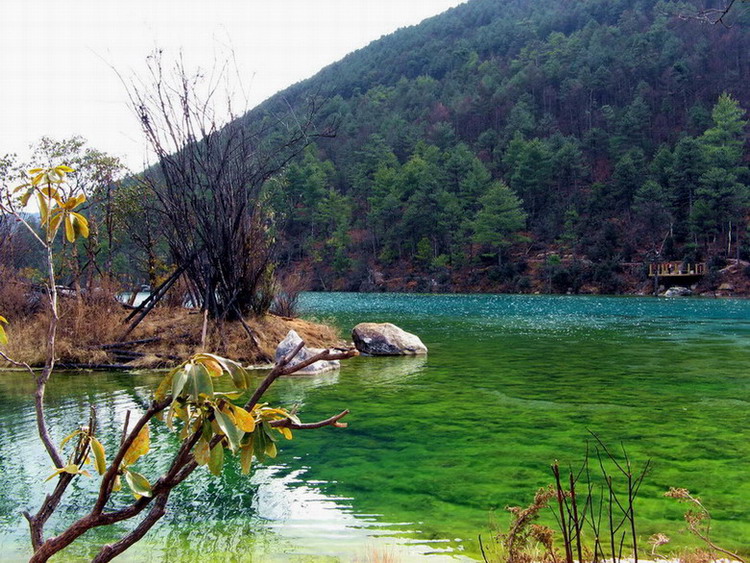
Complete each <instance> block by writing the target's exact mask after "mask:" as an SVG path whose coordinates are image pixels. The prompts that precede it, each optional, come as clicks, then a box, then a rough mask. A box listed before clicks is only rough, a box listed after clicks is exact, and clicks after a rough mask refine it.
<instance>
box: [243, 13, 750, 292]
mask: <svg viewBox="0 0 750 563" xmlns="http://www.w3.org/2000/svg"><path fill="white" fill-rule="evenodd" d="M694 6H697V4H694V5H693V7H692V8H691V4H690V3H679V4H678V3H674V2H655V1H646V0H640V1H635V0H619V1H603V0H584V1H575V2H574V1H558V2H548V1H542V2H538V1H531V0H511V1H506V2H498V1H497V0H472V1H470V2H468V3H467V4H464V5H461V6H458V7H456V8H454V9H452V10H449V11H448V12H446V13H445V14H442V15H440V16H436V17H434V18H431V19H429V20H426V21H425V22H423V23H422V24H420V25H418V26H414V27H410V28H407V29H403V30H399V31H398V32H396V33H394V34H392V35H390V36H387V37H384V38H382V39H380V40H378V41H375V42H373V43H372V44H370V45H369V46H367V47H365V48H363V49H360V50H359V51H356V52H355V53H352V54H350V55H349V56H347V57H345V58H344V59H343V60H341V61H339V62H337V63H335V64H333V65H330V66H329V67H326V68H325V69H323V70H322V71H321V72H320V73H319V74H317V75H316V76H314V77H312V78H310V79H308V80H306V81H304V82H301V83H299V84H296V85H294V86H292V87H290V88H289V89H287V90H285V91H284V92H281V93H279V94H278V95H276V96H274V97H273V98H271V99H269V100H268V101H267V102H265V103H264V104H262V105H261V106H260V107H259V108H257V109H256V110H255V111H253V112H251V113H250V114H249V115H248V116H246V117H245V119H248V120H257V119H262V116H263V114H264V113H266V112H281V111H283V109H284V108H286V107H288V106H289V105H291V106H292V107H294V108H299V110H300V111H301V108H302V107H303V105H304V103H305V101H306V100H308V99H309V98H311V97H312V96H317V97H319V98H323V99H325V100H326V102H325V103H324V105H323V107H322V109H321V111H320V114H319V117H320V119H321V120H322V121H326V120H335V121H336V122H337V123H338V133H337V136H336V137H335V138H333V139H321V140H319V142H318V143H317V145H316V146H314V147H313V148H312V149H311V150H308V152H307V153H306V154H305V155H304V158H302V159H301V160H300V161H299V162H297V163H295V164H293V165H292V166H290V167H289V168H288V170H287V172H286V175H285V178H284V180H285V182H284V183H283V187H282V189H281V191H280V192H279V193H276V194H275V196H274V197H275V201H276V217H277V218H278V219H283V221H280V222H279V228H280V237H281V240H282V254H281V259H282V261H283V262H284V263H285V264H288V265H290V266H291V265H292V264H298V263H305V264H306V267H307V266H309V267H310V268H311V269H312V271H314V272H315V275H314V278H315V279H316V280H317V283H318V284H319V287H328V288H330V287H336V288H349V289H357V288H360V287H363V288H368V287H370V288H371V287H373V286H374V285H377V283H375V281H376V280H375V278H377V277H378V274H377V272H381V271H385V272H386V274H390V275H395V273H396V272H398V273H400V274H404V273H406V274H407V275H406V276H402V277H404V279H405V282H404V284H403V287H404V288H410V287H411V288H414V289H430V287H429V286H425V285H424V284H425V280H430V282H429V283H430V284H432V286H437V287H438V288H439V289H444V290H452V289H484V290H488V289H489V290H520V291H527V290H532V289H540V284H542V285H544V287H541V289H546V290H552V291H555V290H557V291H568V290H572V291H578V290H579V289H581V288H582V287H583V288H586V287H593V288H596V289H598V290H601V291H608V292H616V291H621V290H623V289H624V288H625V285H624V284H625V281H626V278H628V276H626V275H625V274H626V271H625V270H624V269H623V266H622V264H623V263H624V262H641V261H644V260H667V259H672V260H683V259H684V260H687V261H697V260H708V261H710V262H711V265H712V266H714V267H720V266H721V265H722V264H723V263H724V261H725V260H726V259H727V258H738V257H747V256H746V255H747V248H746V247H745V246H746V243H745V239H746V238H747V237H746V230H747V228H746V224H747V222H746V219H747V211H748V207H747V202H748V197H747V191H748V190H747V188H748V184H749V183H750V174H748V169H747V145H746V138H747V136H746V132H747V129H746V127H745V119H746V117H745V114H744V110H743V108H748V107H750V90H748V89H747V88H746V86H745V85H746V84H747V83H749V82H750V59H749V58H748V57H747V56H746V54H747V53H748V52H750V33H748V26H747V21H742V17H743V15H742V14H739V16H740V17H739V18H738V21H736V22H735V23H734V25H733V26H732V27H731V28H729V29H727V28H725V27H722V26H709V25H700V24H698V23H697V22H695V21H691V20H685V19H682V18H680V17H678V16H679V15H684V14H686V13H688V12H689V11H690V10H691V9H693V8H694ZM745 19H747V18H745ZM724 93H726V95H723V94H724ZM276 185H277V186H278V185H279V184H278V183H277V184H276ZM492 194H494V195H492ZM501 201H502V202H503V203H502V205H501V204H500V203H499V202H501ZM498 206H499V207H498ZM491 218H496V219H491ZM519 225H520V226H519ZM738 239H739V241H740V245H739V247H738V244H737V240H738ZM738 254H739V256H738ZM540 256H541V257H540ZM409 276H411V277H412V278H413V279H412V280H411V281H415V282H416V283H415V284H411V285H409V279H408V278H409ZM639 276H641V273H640V272H635V273H632V272H631V274H630V277H629V279H630V281H629V283H632V281H633V280H637V279H639ZM641 279H642V277H641ZM545 280H546V281H545Z"/></svg>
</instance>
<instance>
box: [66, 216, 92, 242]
mask: <svg viewBox="0 0 750 563" xmlns="http://www.w3.org/2000/svg"><path fill="white" fill-rule="evenodd" d="M70 215H71V220H72V221H73V228H74V230H75V235H76V238H77V237H79V236H82V237H83V238H89V222H88V220H87V219H86V217H84V216H83V215H81V214H80V213H76V212H75V211H71V212H70Z"/></svg>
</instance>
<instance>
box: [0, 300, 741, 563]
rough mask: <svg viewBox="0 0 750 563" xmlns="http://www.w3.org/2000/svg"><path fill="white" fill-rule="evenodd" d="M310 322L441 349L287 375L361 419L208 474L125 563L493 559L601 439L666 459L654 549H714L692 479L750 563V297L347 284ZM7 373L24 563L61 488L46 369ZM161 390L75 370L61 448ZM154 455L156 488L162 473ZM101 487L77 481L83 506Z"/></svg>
mask: <svg viewBox="0 0 750 563" xmlns="http://www.w3.org/2000/svg"><path fill="white" fill-rule="evenodd" d="M301 309H302V314H303V316H306V317H308V318H317V319H320V320H326V321H329V322H332V323H335V324H336V325H338V326H339V327H341V329H342V333H343V334H347V333H348V332H349V331H350V330H351V327H352V326H354V325H355V324H357V323H358V322H363V321H374V322H384V321H389V322H394V323H395V324H398V325H399V326H401V327H402V328H404V329H405V330H408V331H410V332H414V333H416V334H418V335H419V336H420V337H421V338H422V340H423V341H424V342H425V344H426V345H427V346H428V348H429V350H430V352H429V354H428V356H427V357H421V358H406V357H399V358H364V357H359V358H354V359H351V360H348V361H346V362H345V363H344V365H343V366H342V368H341V370H340V371H338V372H334V373H328V374H323V375H320V376H315V377H295V378H287V379H284V380H281V381H279V382H278V383H277V385H276V387H275V388H274V389H273V391H272V393H270V394H269V396H268V399H269V400H270V401H271V402H273V403H281V404H283V405H285V406H291V405H294V404H298V405H300V415H301V416H302V418H303V419H304V420H309V421H312V420H317V419H320V418H326V417H327V416H329V415H331V414H334V413H336V412H339V411H340V410H342V409H343V408H348V409H350V410H351V411H352V412H351V414H350V415H349V416H348V417H347V418H346V421H347V422H348V423H349V427H348V428H346V429H333V428H325V429H322V430H318V431H305V432H302V431H299V432H297V433H296V434H295V439H294V440H293V441H291V442H284V443H283V444H280V445H281V448H280V454H279V457H278V458H277V459H276V460H275V462H276V463H274V464H272V465H266V466H257V467H256V469H255V470H254V473H253V475H252V476H251V477H250V478H246V477H243V476H241V475H239V470H238V469H237V468H236V464H234V463H229V462H228V469H227V471H225V475H224V476H222V478H214V477H212V476H210V475H208V473H207V471H204V470H199V471H197V472H196V474H195V475H194V476H193V477H192V478H191V480H190V481H189V482H188V483H187V484H186V486H183V487H182V488H181V489H180V490H178V491H176V492H175V493H174V494H173V495H172V500H171V509H170V511H169V513H168V514H167V516H166V517H165V518H164V520H163V522H162V524H161V525H160V526H159V527H158V528H157V529H155V530H154V531H153V532H152V533H151V535H149V536H147V538H146V539H145V540H143V541H142V542H141V543H140V544H138V545H137V546H136V547H135V548H133V549H132V550H131V552H127V554H126V556H124V557H123V558H122V559H121V560H132V561H250V560H256V561H315V562H317V561H321V562H323V561H326V562H327V561H352V560H361V561H365V560H367V555H368V553H369V552H371V551H373V550H376V551H379V552H380V553H381V554H382V553H387V554H391V555H395V556H398V557H400V558H401V560H404V561H410V560H421V559H425V560H430V561H432V560H434V561H440V560H461V559H464V558H473V559H476V558H477V557H479V551H478V542H477V536H478V535H479V534H481V535H482V537H483V538H484V539H485V540H487V539H488V538H489V536H490V535H491V532H490V531H489V522H490V521H495V522H497V523H498V524H499V525H500V527H501V528H502V527H503V526H504V525H505V524H506V523H507V515H506V512H505V511H504V507H505V506H507V505H527V504H529V503H530V502H531V500H532V498H533V495H534V492H535V491H536V489H537V488H539V487H541V486H543V485H546V484H549V483H551V482H552V480H553V477H552V474H551V472H550V464H551V463H552V462H554V461H555V460H559V462H560V464H561V466H563V467H566V468H567V467H569V466H572V467H575V468H577V467H579V466H580V464H581V462H582V460H583V459H584V456H585V453H586V448H587V441H588V442H589V444H590V443H591V441H592V435H591V432H594V433H596V434H597V435H598V436H599V437H600V438H601V440H602V441H603V442H604V443H605V444H607V445H609V446H610V447H611V448H612V449H613V451H618V452H619V451H621V450H620V448H621V444H622V446H624V448H625V449H626V451H627V454H628V456H629V458H630V459H631V461H632V462H633V464H634V466H635V467H636V468H639V467H642V466H643V465H644V464H645V463H646V461H647V460H649V459H650V460H652V464H653V468H652V470H651V471H650V473H649V474H648V475H647V477H646V478H645V480H644V484H643V486H642V488H641V490H640V493H639V495H638V500H637V501H636V513H637V515H638V516H639V518H638V534H639V536H640V537H641V538H642V540H643V541H642V545H644V546H646V540H647V538H648V536H650V535H651V534H653V533H656V532H664V533H667V534H668V535H669V536H671V537H672V543H671V544H670V545H672V546H675V547H679V546H684V545H697V544H695V543H694V542H692V541H691V540H690V539H689V538H688V537H687V536H686V534H685V533H684V532H683V531H682V528H684V525H683V523H682V512H683V509H684V508H685V507H684V506H681V505H679V504H678V503H677V502H676V501H674V500H671V499H665V498H663V493H664V492H665V491H666V490H667V489H668V488H669V487H670V486H674V487H685V488H688V489H690V490H691V491H692V492H693V493H695V494H697V495H699V496H700V497H701V498H702V500H703V501H704V504H705V505H706V506H707V507H708V508H709V510H711V513H712V515H713V526H712V537H713V538H714V539H715V540H716V541H717V542H718V543H720V544H723V545H725V546H726V547H730V548H733V549H735V550H740V551H741V552H742V553H748V554H750V548H749V547H748V546H750V441H748V439H747V438H748V434H747V428H748V426H750V424H749V423H750V409H749V408H748V407H749V406H750V405H749V404H748V402H749V400H750V301H741V300H715V299H656V298H633V297H627V298H625V297H589V296H585V297H584V296H508V295H406V294H345V293H338V294H304V295H303V296H302V299H301ZM261 376H262V373H259V374H258V379H259V380H260V377H261ZM2 377H3V385H2V386H1V387H0V405H2V409H0V468H1V469H2V471H0V487H2V489H3V491H4V494H3V495H2V497H1V498H0V549H2V553H3V555H4V558H3V560H15V559H18V560H23V558H24V556H27V554H28V548H27V546H26V543H27V539H26V536H27V530H26V526H25V525H24V520H23V518H22V517H21V516H20V514H19V511H20V510H21V509H22V508H26V507H35V506H37V505H38V504H39V502H40V499H41V497H42V495H43V494H44V493H45V492H46V491H48V490H51V488H52V486H51V482H50V483H46V484H43V483H42V480H43V479H44V478H46V477H47V476H48V475H49V474H51V473H52V468H51V465H50V463H49V462H48V460H47V459H46V458H45V455H43V453H42V450H41V448H40V447H39V445H38V442H37V439H36V437H35V434H34V427H33V408H32V404H31V400H30V397H31V392H32V384H31V382H30V381H29V378H28V377H27V376H24V375H23V374H19V373H3V374H2ZM159 377H160V376H159V375H158V374H153V373H138V374H126V373H83V374H80V373H79V374H70V373H61V374H58V375H56V376H55V378H54V379H53V382H52V384H51V387H50V389H49V393H48V397H49V398H48V405H49V421H50V424H51V425H52V427H53V429H54V433H55V437H56V439H58V440H60V439H61V438H62V437H63V436H65V435H66V434H68V433H69V432H70V431H71V430H72V429H73V428H75V427H76V425H77V424H80V421H82V420H84V418H85V417H86V416H87V413H88V404H89V403H91V402H93V403H94V404H95V405H97V409H98V413H99V419H100V425H101V427H102V435H105V434H106V435H108V436H109V437H111V439H108V440H105V446H109V449H113V448H114V443H115V441H116V439H117V438H116V437H117V436H119V434H118V428H120V427H121V424H122V421H123V420H124V416H125V412H126V411H127V410H128V409H130V410H140V409H142V408H143V405H145V404H147V401H148V400H149V394H150V391H151V389H152V388H153V387H154V385H155V384H156V383H157V382H158V380H159ZM153 434H154V436H153V442H154V445H155V446H154V447H158V446H159V445H164V446H166V447H167V448H169V447H170V443H172V442H173V441H174V438H173V436H171V435H169V434H168V433H167V432H165V431H164V429H163V427H162V426H161V425H160V424H158V425H155V426H154V428H153ZM591 447H592V446H591V445H590V448H591ZM139 463H142V465H141V468H142V470H143V472H144V473H146V474H147V475H155V473H156V470H157V469H158V467H159V466H160V465H161V464H162V461H160V460H158V459H157V458H156V457H155V456H153V454H151V455H150V456H149V457H147V458H144V460H143V461H142V462H139ZM94 484H95V480H94V479H92V480H86V479H85V478H84V479H81V480H79V481H78V484H77V486H76V488H75V490H74V491H73V494H72V501H73V503H76V502H81V499H82V498H83V497H84V496H85V495H86V493H87V490H90V489H91V487H92V486H93V485H94ZM123 500H126V499H125V498H124V497H123ZM547 517H548V518H549V519H550V521H551V516H547ZM66 518H68V519H69V518H70V516H66V515H62V516H61V518H58V520H56V521H53V522H52V524H51V525H52V527H53V528H54V525H55V524H57V525H59V524H60V522H61V521H62V520H65V519H66ZM123 530H124V528H120V529H117V530H98V531H96V532H95V533H93V534H92V535H91V537H90V538H87V540H86V541H84V542H82V544H81V545H79V546H76V547H74V548H71V550H70V551H69V553H67V554H66V555H65V559H64V560H65V561H69V560H79V559H80V560H86V559H87V558H90V557H91V556H92V555H93V553H94V551H93V549H94V547H93V546H95V545H96V544H97V542H103V541H109V540H112V539H113V538H115V537H117V535H118V534H121V533H122V532H123ZM207 554H208V555H207Z"/></svg>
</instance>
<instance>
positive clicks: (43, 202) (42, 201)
mask: <svg viewBox="0 0 750 563" xmlns="http://www.w3.org/2000/svg"><path fill="white" fill-rule="evenodd" d="M36 199H37V201H38V202H39V217H40V219H41V221H42V224H43V225H44V224H46V223H47V217H48V216H49V206H48V205H47V198H46V197H44V196H43V195H42V194H40V193H38V194H36Z"/></svg>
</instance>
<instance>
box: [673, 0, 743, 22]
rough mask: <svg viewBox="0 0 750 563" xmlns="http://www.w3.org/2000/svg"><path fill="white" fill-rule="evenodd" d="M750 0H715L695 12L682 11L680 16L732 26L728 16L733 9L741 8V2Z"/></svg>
mask: <svg viewBox="0 0 750 563" xmlns="http://www.w3.org/2000/svg"><path fill="white" fill-rule="evenodd" d="M749 1H750V0H721V1H720V2H713V3H711V4H712V5H710V6H707V7H705V8H702V9H700V10H697V11H696V12H695V13H680V14H678V17H679V18H680V19H684V20H694V21H698V22H701V23H707V24H710V25H717V24H720V25H723V26H724V27H731V24H730V23H728V22H727V17H728V16H729V14H730V13H731V12H732V11H736V10H738V9H739V8H740V4H747V3H748V2H749Z"/></svg>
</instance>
